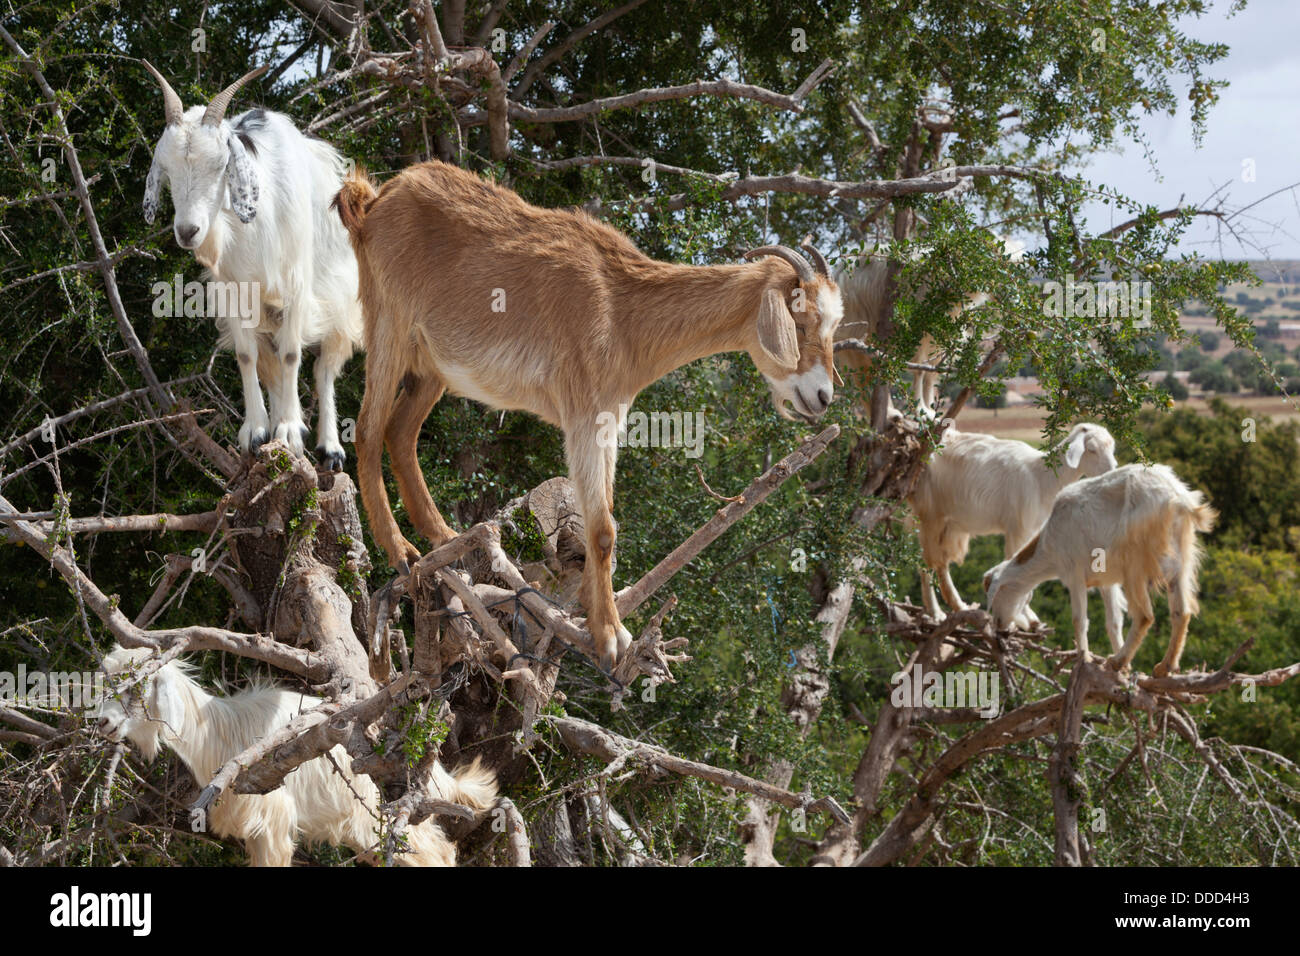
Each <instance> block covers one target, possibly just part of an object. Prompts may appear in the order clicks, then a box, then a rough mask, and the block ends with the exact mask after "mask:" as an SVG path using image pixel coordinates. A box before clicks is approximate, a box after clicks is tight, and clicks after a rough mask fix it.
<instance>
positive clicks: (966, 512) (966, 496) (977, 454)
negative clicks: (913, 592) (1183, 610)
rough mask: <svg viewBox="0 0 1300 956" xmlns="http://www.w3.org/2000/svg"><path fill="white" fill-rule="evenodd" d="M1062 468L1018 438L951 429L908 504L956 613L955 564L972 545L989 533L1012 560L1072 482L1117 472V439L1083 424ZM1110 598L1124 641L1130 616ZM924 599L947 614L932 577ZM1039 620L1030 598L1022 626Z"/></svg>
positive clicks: (1110, 623)
mask: <svg viewBox="0 0 1300 956" xmlns="http://www.w3.org/2000/svg"><path fill="white" fill-rule="evenodd" d="M1058 450H1059V451H1060V452H1061V454H1062V461H1061V464H1060V465H1059V466H1058V467H1057V468H1056V469H1055V470H1053V469H1052V468H1049V467H1048V465H1047V453H1046V452H1042V451H1039V450H1038V449H1036V448H1034V447H1033V446H1032V445H1029V444H1028V443H1026V442H1022V441H1017V440H1016V439H1014V438H996V437H994V436H993V435H981V434H978V433H975V432H959V431H957V429H956V428H955V427H953V426H949V428H948V430H947V431H946V432H945V433H944V436H943V446H942V447H941V448H940V449H939V450H938V451H937V452H935V454H934V456H933V457H932V458H931V459H930V461H929V463H928V464H927V465H926V466H925V470H924V471H923V472H921V477H920V478H919V479H918V480H917V482H916V487H915V488H914V489H913V490H912V493H911V494H910V495H908V498H907V503H908V504H909V505H910V506H911V508H912V513H913V514H914V515H915V516H916V523H917V524H918V525H919V526H920V528H919V529H920V535H921V554H922V556H923V557H924V559H925V566H926V568H928V569H930V571H933V572H934V573H936V574H938V576H939V590H941V591H942V592H943V599H944V600H945V601H946V602H948V606H949V607H950V608H952V609H953V610H954V611H962V610H965V609H966V605H965V604H964V603H963V602H962V599H961V595H960V594H958V593H957V587H956V585H954V584H953V582H952V574H951V572H950V569H949V565H951V564H952V563H953V562H956V563H958V564H960V563H961V562H963V561H965V560H966V554H967V552H968V551H969V549H970V539H971V538H972V537H974V536H977V535H982V534H1000V535H1002V536H1003V542H1002V543H1003V547H1004V549H1005V550H1004V553H1005V554H1006V556H1007V557H1008V558H1010V557H1011V556H1012V555H1014V554H1015V553H1016V552H1017V551H1019V550H1020V548H1021V547H1022V546H1023V545H1024V544H1025V543H1026V542H1028V541H1029V539H1030V538H1031V537H1033V535H1034V533H1035V532H1036V531H1038V529H1039V528H1041V527H1042V526H1043V522H1044V521H1046V520H1047V516H1048V515H1050V514H1051V513H1052V503H1053V502H1054V501H1055V500H1056V495H1057V492H1059V491H1060V490H1061V489H1062V488H1064V487H1065V486H1066V485H1068V484H1069V483H1070V482H1072V481H1077V480H1078V479H1079V478H1082V477H1086V476H1096V475H1100V474H1104V473H1105V472H1108V471H1110V470H1111V469H1112V468H1114V467H1115V439H1114V438H1113V437H1112V436H1111V434H1110V432H1108V431H1107V430H1106V429H1105V428H1103V427H1102V426H1100V425H1091V424H1086V423H1085V424H1082V425H1075V426H1074V428H1073V429H1072V430H1071V431H1070V434H1069V435H1068V436H1067V437H1066V439H1065V441H1063V442H1062V443H1061V444H1060V445H1059V446H1058ZM1103 593H1104V594H1106V595H1107V604H1106V609H1107V615H1106V616H1107V622H1106V624H1107V628H1108V629H1113V630H1112V633H1113V634H1115V635H1116V636H1118V635H1119V628H1120V626H1121V623H1122V622H1121V621H1120V620H1119V619H1118V618H1116V619H1114V620H1112V619H1111V618H1112V616H1113V613H1116V612H1118V611H1122V608H1121V607H1120V606H1119V604H1118V603H1114V599H1115V594H1114V593H1112V592H1109V591H1104V592H1103ZM921 598H922V602H923V603H924V604H925V609H926V612H927V613H928V614H929V615H930V616H931V617H933V618H934V619H935V620H939V619H940V617H941V613H940V611H939V605H938V602H936V601H935V598H934V589H933V588H932V587H931V583H930V575H929V573H924V574H923V575H922V581H921ZM1037 621H1038V618H1037V616H1035V614H1034V612H1033V611H1032V610H1031V609H1030V607H1029V601H1028V599H1027V598H1026V600H1025V603H1024V607H1023V608H1022V609H1021V616H1020V617H1019V619H1018V620H1017V621H1016V624H1017V626H1019V627H1025V628H1028V627H1030V626H1031V625H1033V624H1035V623H1037Z"/></svg>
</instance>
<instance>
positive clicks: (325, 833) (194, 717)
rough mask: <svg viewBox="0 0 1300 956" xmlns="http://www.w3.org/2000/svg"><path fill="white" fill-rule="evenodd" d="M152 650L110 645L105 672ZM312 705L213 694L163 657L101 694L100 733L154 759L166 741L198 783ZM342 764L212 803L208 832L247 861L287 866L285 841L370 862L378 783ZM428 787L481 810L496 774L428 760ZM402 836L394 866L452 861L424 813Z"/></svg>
mask: <svg viewBox="0 0 1300 956" xmlns="http://www.w3.org/2000/svg"><path fill="white" fill-rule="evenodd" d="M151 654H152V652H151V651H149V650H148V649H145V648H136V649H130V650H128V649H126V648H122V647H116V648H114V649H113V652H112V653H111V654H109V655H108V656H107V657H105V658H104V663H103V669H104V672H105V673H106V674H109V675H119V676H121V677H123V678H125V677H126V676H128V674H129V672H130V671H131V670H132V669H133V668H135V667H137V666H138V665H140V664H142V663H143V662H144V661H146V660H148V659H149V657H150V656H151ZM319 703H320V700H319V699H317V698H315V697H309V696H307V695H305V694H300V693H297V692H295V691H289V690H280V689H278V688H275V687H254V688H251V689H249V690H244V691H241V692H240V693H238V694H234V695H232V696H230V697H214V696H213V695H211V694H209V693H208V692H207V691H205V690H204V689H203V688H202V687H200V686H199V685H198V684H197V683H196V682H195V681H194V680H193V679H192V678H191V677H190V675H189V673H187V669H186V668H185V667H184V666H182V665H181V664H179V663H178V662H176V661H170V662H168V663H167V664H165V665H163V666H162V667H161V668H159V669H158V671H157V672H156V673H154V674H153V675H152V676H149V677H146V678H145V679H144V681H143V688H141V687H139V686H135V687H132V688H131V689H130V690H129V691H126V692H125V693H123V694H121V695H119V696H118V697H113V698H109V699H106V700H105V701H104V702H103V704H102V705H101V707H100V712H99V730H100V732H101V733H103V734H104V735H106V736H107V737H108V738H109V739H111V740H130V741H131V742H132V743H134V744H135V745H136V746H137V747H139V748H140V752H141V753H142V754H143V755H144V757H145V759H146V760H152V759H153V758H154V757H155V756H157V754H158V747H159V744H160V743H162V744H166V745H167V746H168V747H170V748H171V749H172V750H174V751H176V753H177V754H178V755H179V756H180V758H181V760H183V761H185V766H187V767H189V769H190V772H191V773H192V774H194V777H195V779H196V780H197V781H198V782H199V783H206V782H207V781H209V780H211V779H212V777H213V776H214V775H215V774H216V773H217V771H218V770H220V769H221V767H222V766H223V765H224V764H225V763H226V762H227V761H228V760H230V759H231V758H233V757H235V756H237V755H239V754H240V753H242V752H243V751H244V750H245V749H247V748H248V747H250V746H252V745H253V744H254V743H256V742H257V741H258V740H259V739H261V738H263V737H265V736H266V735H267V734H269V733H271V732H272V731H274V730H276V729H277V728H279V727H282V726H284V725H285V724H287V723H289V721H291V720H293V719H294V718H295V717H297V716H298V714H299V713H301V712H302V711H306V710H310V709H311V708H313V707H315V706H316V705H318V704H319ZM331 758H332V764H331ZM334 765H337V767H338V769H337V770H336V769H335V766H334ZM351 768H352V758H351V757H349V756H348V752H347V751H346V750H345V749H343V747H342V746H337V747H334V749H333V750H331V751H330V752H329V753H328V754H324V755H322V756H320V757H316V758H315V759H312V760H309V761H307V762H306V763H304V764H303V765H302V766H300V767H297V768H296V769H295V770H294V771H293V772H292V773H290V774H289V775H288V776H287V777H285V779H284V783H283V785H282V786H281V787H279V788H278V789H276V790H274V791H272V792H271V793H267V794H241V793H226V794H224V795H223V796H222V798H221V799H220V800H219V801H218V802H217V804H216V806H215V807H213V809H212V813H211V815H210V819H209V824H210V826H211V829H212V831H213V832H214V833H215V834H216V835H217V836H223V837H224V836H233V837H235V838H237V839H239V840H241V841H242V842H243V843H244V847H245V849H246V850H247V851H248V855H249V860H250V862H251V863H252V864H253V865H254V866H288V865H289V864H290V862H291V861H292V859H293V849H294V846H295V845H296V844H298V843H302V842H308V843H329V844H331V845H333V846H348V847H351V848H352V849H353V850H355V851H356V852H357V854H358V855H359V856H360V857H361V859H363V860H365V861H367V862H378V860H379V858H380V856H379V854H378V853H377V851H376V842H377V841H376V831H377V829H378V825H379V818H378V812H379V804H380V794H379V788H378V787H376V786H375V783H374V781H372V780H371V779H370V778H369V777H367V776H364V775H354V774H353V773H352V769H351ZM428 790H429V791H430V792H431V793H437V794H440V795H441V796H442V798H443V799H445V800H446V801H448V802H451V803H459V804H462V805H464V806H467V807H470V808H471V809H473V810H478V811H485V810H487V809H488V807H490V806H491V805H492V803H493V801H494V800H495V799H496V780H495V778H494V776H493V774H492V773H491V772H490V771H488V770H486V769H484V768H482V767H480V766H479V764H478V761H477V760H476V761H475V762H473V763H471V764H469V766H467V767H462V768H460V769H459V770H458V771H457V773H456V774H454V775H453V774H450V773H448V772H447V771H446V770H445V769H443V767H442V765H441V764H437V763H435V764H434V766H433V779H432V780H431V781H430V783H429V785H428ZM406 838H407V840H408V842H409V845H410V849H409V851H407V852H406V853H403V854H401V855H399V856H398V857H396V860H397V862H398V863H400V864H402V865H404V866H455V864H456V846H455V844H453V843H452V842H451V841H450V840H449V839H447V836H446V834H444V833H443V832H442V829H441V827H439V826H438V824H437V823H436V822H435V821H434V820H433V818H429V819H426V820H424V821H423V822H421V823H419V824H417V825H415V826H412V827H409V828H408V829H407V830H406Z"/></svg>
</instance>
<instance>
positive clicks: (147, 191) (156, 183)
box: [144, 160, 163, 226]
mask: <svg viewBox="0 0 1300 956" xmlns="http://www.w3.org/2000/svg"><path fill="white" fill-rule="evenodd" d="M162 175H163V174H162V167H160V166H159V165H158V161H157V160H154V161H153V163H152V164H150V166H149V175H148V176H146V177H145V180H144V221H145V222H147V223H148V224H149V225H151V226H152V225H153V220H154V217H155V216H157V215H158V194H159V192H160V191H161V189H162Z"/></svg>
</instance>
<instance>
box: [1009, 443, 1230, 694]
mask: <svg viewBox="0 0 1300 956" xmlns="http://www.w3.org/2000/svg"><path fill="white" fill-rule="evenodd" d="M1217 517H1218V515H1217V514H1216V513H1215V511H1214V509H1213V508H1211V507H1210V506H1209V505H1208V504H1207V503H1206V501H1205V495H1203V494H1202V493H1201V492H1199V491H1192V490H1190V489H1188V487H1187V486H1186V485H1185V484H1183V483H1182V482H1181V481H1179V480H1178V476H1177V475H1175V474H1174V473H1173V471H1172V470H1171V469H1170V468H1168V467H1167V466H1165V465H1154V466H1151V467H1146V466H1143V465H1125V466H1124V467H1122V468H1116V469H1115V470H1114V471H1112V472H1109V473H1108V474H1105V475H1101V476H1099V477H1096V478H1088V479H1085V480H1083V481H1080V482H1076V483H1075V484H1073V485H1071V486H1070V487H1068V488H1066V489H1065V490H1064V491H1062V492H1061V493H1060V495H1058V496H1057V499H1056V503H1055V504H1054V505H1053V506H1052V513H1051V516H1050V517H1049V518H1048V519H1047V523H1046V524H1044V525H1043V528H1042V530H1041V531H1040V532H1039V533H1038V536H1037V537H1035V538H1034V539H1033V540H1032V541H1030V542H1029V543H1028V544H1027V545H1025V546H1024V547H1023V548H1022V549H1021V550H1020V551H1019V552H1018V553H1017V554H1016V556H1015V557H1014V558H1009V559H1008V560H1006V561H1003V562H1002V563H1001V564H999V565H997V566H996V567H994V568H993V569H992V570H990V571H989V572H988V573H987V574H985V575H984V589H985V591H986V592H987V593H988V601H989V611H990V613H992V615H993V617H994V618H995V619H996V620H997V622H998V625H999V626H1000V627H1005V626H1006V624H1007V623H1008V622H1010V621H1011V620H1012V619H1013V618H1014V617H1015V616H1016V613H1017V611H1018V610H1020V609H1021V608H1023V607H1024V606H1025V604H1026V602H1027V601H1028V600H1029V595H1030V594H1031V593H1033V589H1034V588H1035V587H1036V586H1038V585H1039V584H1041V583H1042V582H1044V581H1050V580H1053V579H1059V580H1060V581H1061V582H1062V583H1064V584H1065V586H1066V588H1068V589H1069V591H1070V605H1071V610H1072V612H1073V618H1074V643H1075V646H1076V647H1077V648H1078V649H1079V651H1080V653H1081V654H1083V655H1084V657H1085V658H1086V657H1087V656H1088V588H1090V587H1100V588H1102V596H1103V598H1104V597H1105V596H1106V593H1107V590H1109V589H1115V590H1118V589H1119V588H1120V587H1122V588H1123V592H1124V595H1125V596H1126V597H1127V598H1128V604H1129V607H1130V608H1131V609H1132V613H1133V623H1132V625H1131V626H1130V628H1129V633H1128V640H1127V641H1126V642H1125V643H1124V644H1123V645H1122V646H1121V645H1120V642H1119V634H1118V630H1116V631H1115V632H1114V633H1111V634H1110V640H1111V649H1112V650H1113V651H1114V656H1113V657H1111V659H1110V664H1111V665H1112V666H1114V667H1116V668H1117V669H1119V670H1121V671H1122V670H1125V669H1127V668H1128V666H1129V664H1131V663H1132V661H1133V657H1134V655H1136V654H1137V652H1138V648H1140V647H1141V645H1142V639H1143V638H1144V637H1145V636H1146V633H1147V631H1148V630H1150V628H1151V624H1152V622H1153V621H1154V620H1155V614H1154V611H1153V610H1152V608H1151V595H1150V593H1149V592H1150V590H1151V589H1152V588H1160V589H1162V590H1166V591H1168V594H1169V613H1170V618H1171V628H1170V630H1171V633H1170V639H1169V648H1168V650H1167V651H1166V653H1165V657H1164V660H1163V661H1161V662H1160V663H1159V664H1157V665H1156V667H1155V669H1154V671H1153V673H1154V674H1155V676H1156V677H1164V676H1165V675H1167V674H1171V673H1175V672H1177V670H1178V661H1179V658H1181V657H1182V653H1183V645H1184V644H1185V643H1186V640H1187V625H1188V624H1189V623H1190V621H1191V618H1192V615H1194V614H1196V612H1197V611H1198V610H1199V607H1198V604H1197V600H1196V590H1197V581H1196V576H1197V569H1198V568H1199V566H1200V560H1201V546H1200V542H1199V541H1198V540H1197V538H1196V533H1197V532H1198V531H1200V532H1206V531H1210V530H1212V529H1213V527H1214V522H1215V520H1216V518H1217ZM1107 610H1108V616H1109V608H1108V609H1107Z"/></svg>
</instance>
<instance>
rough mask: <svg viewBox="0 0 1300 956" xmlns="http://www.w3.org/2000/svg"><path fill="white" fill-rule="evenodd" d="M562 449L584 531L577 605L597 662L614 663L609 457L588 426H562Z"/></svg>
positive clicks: (616, 628) (616, 635)
mask: <svg viewBox="0 0 1300 956" xmlns="http://www.w3.org/2000/svg"><path fill="white" fill-rule="evenodd" d="M565 452H566V456H567V458H568V463H569V477H570V478H571V479H572V480H573V484H574V489H575V490H576V491H577V494H578V506H579V507H580V508H581V509H582V523H583V526H584V528H585V529H586V534H587V557H586V561H585V562H584V564H583V568H582V587H581V595H582V605H583V607H584V608H585V609H586V611H587V630H588V631H590V632H591V636H592V639H593V640H594V641H595V643H596V653H597V655H598V656H599V659H600V665H601V667H603V668H605V670H607V671H608V670H610V669H612V668H613V666H614V664H615V662H616V661H617V660H618V654H619V651H620V650H621V649H622V648H621V646H620V645H621V644H625V643H629V641H627V639H626V638H621V637H620V631H622V632H623V634H626V631H624V630H623V625H622V622H620V621H619V617H618V608H617V607H616V606H615V604H614V581H613V570H614V569H613V558H614V540H615V536H616V533H617V532H616V528H615V525H614V516H613V514H612V513H611V511H612V509H611V508H610V505H611V504H612V501H613V484H614V476H613V474H607V472H608V471H609V470H610V469H609V468H608V463H609V457H610V456H608V455H607V449H605V448H603V447H601V444H600V442H599V441H598V439H597V437H596V433H595V432H594V431H592V430H583V431H579V432H566V434H565Z"/></svg>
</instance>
